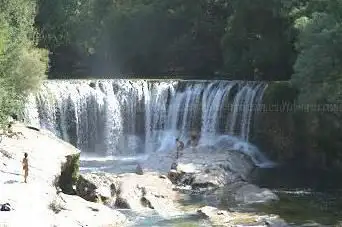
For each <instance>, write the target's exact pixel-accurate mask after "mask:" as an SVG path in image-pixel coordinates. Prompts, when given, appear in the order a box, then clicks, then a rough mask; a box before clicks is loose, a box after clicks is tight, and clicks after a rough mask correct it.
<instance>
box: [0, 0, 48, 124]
mask: <svg viewBox="0 0 342 227" xmlns="http://www.w3.org/2000/svg"><path fill="white" fill-rule="evenodd" d="M34 17H35V3H34V2H32V1H30V0H0V87H1V92H0V123H2V124H3V123H4V122H6V120H7V117H8V116H9V115H10V114H13V113H17V114H18V113H19V112H20V111H21V109H22V107H23V104H24V102H25V98H26V97H27V95H28V94H29V93H30V92H32V91H34V90H35V89H37V88H38V87H39V85H40V82H41V80H42V79H44V78H45V71H46V69H47V53H46V51H44V50H40V49H37V48H35V46H34V44H35V34H36V32H35V29H34V27H33V20H34Z"/></svg>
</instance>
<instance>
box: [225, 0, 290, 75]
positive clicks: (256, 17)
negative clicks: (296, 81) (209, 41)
mask: <svg viewBox="0 0 342 227" xmlns="http://www.w3.org/2000/svg"><path fill="white" fill-rule="evenodd" d="M233 8H234V14H233V15H232V16H231V17H230V18H229V21H228V24H227V27H226V33H225V34H224V36H223V40H222V42H223V47H222V48H223V56H224V63H225V64H224V65H225V69H226V71H228V72H229V73H230V74H232V75H234V76H235V77H236V78H238V79H247V80H253V79H266V80H284V79H288V78H289V76H290V75H291V73H292V64H293V61H294V56H295V55H294V54H295V53H294V50H293V46H292V42H291V40H292V39H293V34H292V24H291V20H290V19H289V15H288V14H285V13H284V12H283V10H284V6H283V5H282V4H281V1H273V0H236V1H233Z"/></svg>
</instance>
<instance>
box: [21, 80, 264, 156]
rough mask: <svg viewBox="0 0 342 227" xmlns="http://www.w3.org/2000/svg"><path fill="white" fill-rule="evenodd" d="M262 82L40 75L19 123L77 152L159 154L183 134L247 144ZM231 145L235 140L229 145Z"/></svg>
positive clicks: (212, 141) (207, 140)
mask: <svg viewBox="0 0 342 227" xmlns="http://www.w3.org/2000/svg"><path fill="white" fill-rule="evenodd" d="M266 87H267V84H265V83H260V82H243V81H171V80H155V81H153V80H124V79H120V80H48V81H45V82H44V84H43V85H42V88H41V89H40V91H39V92H38V93H37V94H34V95H32V97H30V98H29V100H28V102H27V105H26V109H25V111H24V114H25V121H26V122H27V123H29V124H34V125H36V126H40V127H42V128H45V129H48V130H50V131H52V132H54V133H55V134H56V135H58V136H59V137H60V138H62V139H64V140H66V141H68V142H70V143H72V144H74V145H75V146H77V147H79V148H80V149H81V150H82V151H83V152H96V153H100V154H105V155H113V154H115V155H117V154H128V153H134V154H136V153H143V152H150V151H158V152H163V151H167V150H171V149H173V148H174V142H175V138H177V137H179V138H180V139H181V140H183V141H184V142H186V141H187V140H189V135H190V133H191V132H196V133H197V134H198V135H200V144H206V145H215V143H217V141H218V139H219V141H222V138H223V137H222V136H226V137H225V138H234V139H233V141H240V142H242V143H246V144H247V143H248V138H249V134H250V127H251V121H252V117H253V113H254V112H255V111H254V110H255V105H257V104H260V102H261V100H262V96H263V93H264V91H265V89H266ZM234 143H235V142H234Z"/></svg>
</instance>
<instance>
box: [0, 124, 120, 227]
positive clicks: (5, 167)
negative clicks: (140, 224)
mask: <svg viewBox="0 0 342 227" xmlns="http://www.w3.org/2000/svg"><path fill="white" fill-rule="evenodd" d="M13 131H14V132H17V136H13V137H12V138H10V137H5V136H3V139H2V141H1V144H0V184H1V186H0V203H10V205H11V207H12V210H11V211H9V212H0V226H3V225H4V226H11V227H22V226H63V227H65V226H80V224H79V223H83V224H84V225H83V226H85V225H88V226H106V225H107V224H108V225H109V224H110V225H113V226H125V223H126V221H125V219H124V217H123V215H122V214H120V213H119V212H118V211H114V210H110V209H109V208H107V207H105V206H103V205H94V204H93V203H89V202H87V201H84V200H83V199H81V198H79V197H77V196H66V195H63V198H64V199H65V200H66V202H64V203H62V202H59V203H58V204H59V205H60V206H59V207H60V208H66V209H67V210H62V211H61V212H59V213H57V214H56V213H54V211H53V210H52V209H51V204H53V203H54V202H56V187H55V186H54V183H55V182H56V181H55V180H56V177H58V176H60V174H61V167H62V164H63V163H65V161H66V156H71V155H76V154H79V152H80V151H79V150H78V149H76V148H75V147H73V146H72V145H70V144H68V143H66V142H64V141H62V140H60V139H58V138H57V137H56V136H54V135H52V134H51V133H49V132H47V131H44V130H39V131H37V130H32V129H29V128H26V127H25V126H24V125H21V124H14V125H13ZM25 152H26V153H28V160H29V177H28V183H27V184H25V183H23V180H24V179H23V176H22V165H21V161H22V158H23V156H24V153H25ZM93 206H98V207H96V209H97V208H98V209H99V212H95V211H92V210H91V209H90V208H89V207H93ZM80 211H81V213H80ZM102 211H103V213H102ZM100 212H101V213H100ZM115 218H117V220H115V222H113V219H115ZM118 223H120V224H118Z"/></svg>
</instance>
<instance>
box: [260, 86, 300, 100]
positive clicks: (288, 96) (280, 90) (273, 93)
mask: <svg viewBox="0 0 342 227" xmlns="http://www.w3.org/2000/svg"><path fill="white" fill-rule="evenodd" d="M298 95H299V92H298V89H296V88H295V87H293V86H292V84H291V83H290V82H288V81H280V82H279V81H278V82H273V83H270V84H269V85H268V88H267V89H266V91H265V93H264V98H263V99H264V100H263V102H264V103H265V104H294V102H295V101H296V99H297V96H298Z"/></svg>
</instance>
